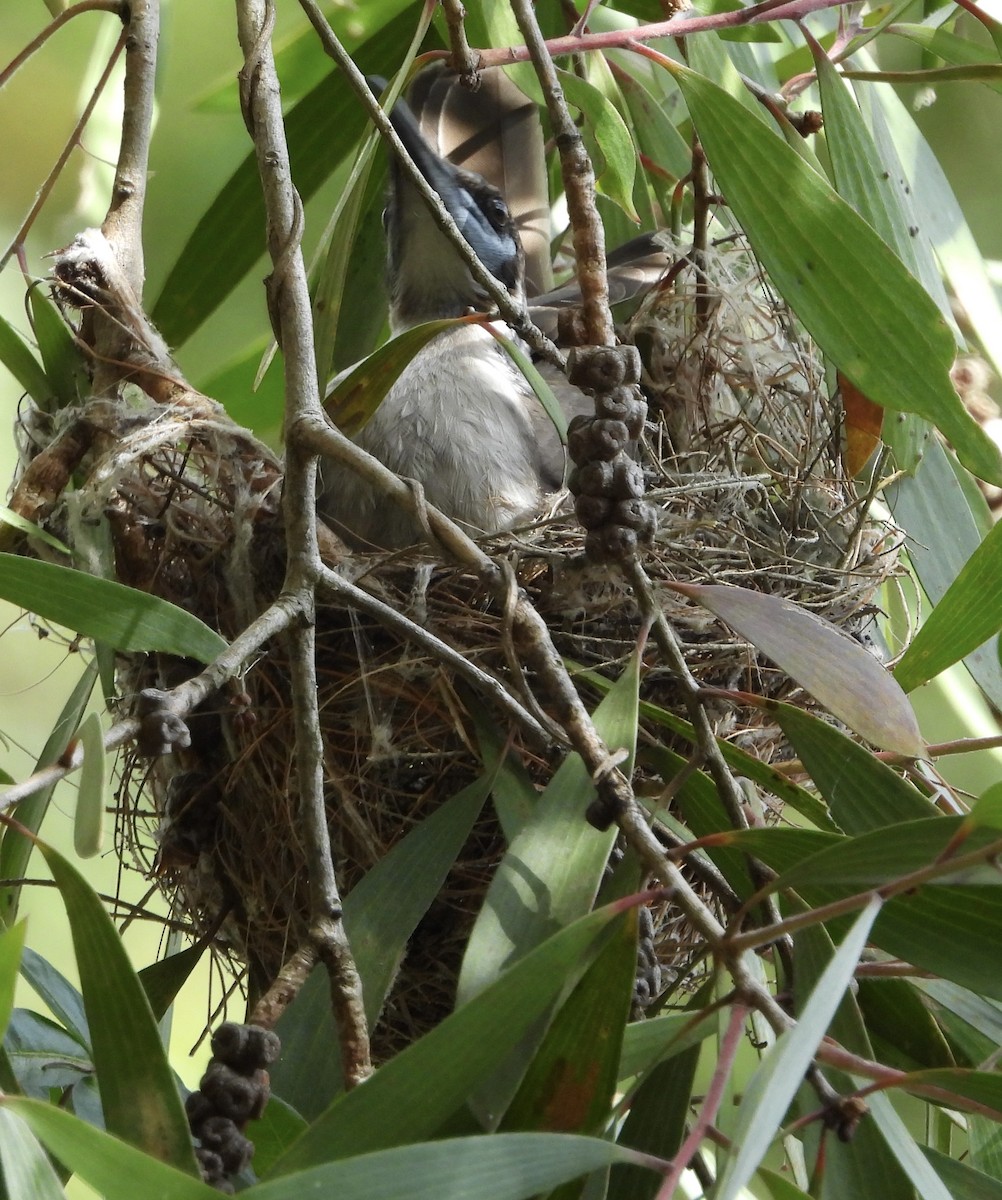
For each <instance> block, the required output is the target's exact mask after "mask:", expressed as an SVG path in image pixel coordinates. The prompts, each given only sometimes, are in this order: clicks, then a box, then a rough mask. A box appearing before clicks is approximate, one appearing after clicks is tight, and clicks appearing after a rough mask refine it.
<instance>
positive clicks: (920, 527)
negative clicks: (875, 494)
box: [886, 441, 1002, 706]
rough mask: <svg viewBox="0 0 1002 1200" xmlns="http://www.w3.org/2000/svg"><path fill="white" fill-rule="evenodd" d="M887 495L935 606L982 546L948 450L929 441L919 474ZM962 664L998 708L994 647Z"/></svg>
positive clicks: (1001, 700)
mask: <svg viewBox="0 0 1002 1200" xmlns="http://www.w3.org/2000/svg"><path fill="white" fill-rule="evenodd" d="M958 469H959V470H962V469H963V468H958ZM886 496H887V500H888V504H889V507H890V509H891V513H892V514H893V516H894V519H895V521H897V522H898V523H899V524H900V525H901V527H902V528H903V529H905V530H906V531H907V533H908V535H909V540H908V560H909V562H910V563H911V565H912V567H913V568H914V569H915V573H916V574H917V575H918V578H919V582H920V583H921V584H922V587H923V589H924V590H925V593H926V595H927V596H928V597H929V599H930V600H931V601H932V603H933V604H934V605H935V604H938V603H939V601H940V600H941V599H942V598H943V596H944V595H945V594H946V592H947V589H948V588H949V587H950V585H951V584H952V583H953V581H954V580H955V579H956V578H957V577H958V576H959V575H960V573H961V571H962V570H963V569H964V567H965V566H966V564H967V563H968V561H969V560H970V558H971V556H972V555H973V554H974V553H975V552H976V551H977V549H978V547H979V546H980V545H981V532H980V530H979V525H978V521H977V519H976V517H975V515H974V514H973V513H972V511H971V507H970V504H969V502H968V498H967V497H966V495H965V494H964V489H963V487H962V486H961V483H960V481H959V479H958V477H957V474H956V473H955V472H954V470H953V466H952V465H951V462H950V459H949V457H948V455H947V451H946V450H945V449H944V448H943V447H942V446H941V445H940V444H939V443H938V442H936V441H934V442H932V443H931V444H930V445H929V447H928V449H927V450H926V453H925V457H924V460H923V462H922V469H921V470H920V471H919V472H918V473H917V474H916V475H915V476H914V477H908V478H905V479H902V480H900V481H899V482H898V483H896V484H894V485H893V486H892V487H891V488H890V489H889V490H888V492H887V493H886ZM964 662H965V666H966V667H967V669H968V671H970V673H971V676H972V677H973V679H974V680H975V682H976V683H977V684H978V686H979V687H980V688H981V690H982V691H983V692H984V693H985V695H986V696H987V697H988V698H989V699H990V700H991V701H992V702H993V703H994V704H995V705H996V706H998V705H1002V667H1000V666H999V660H998V655H997V654H996V653H995V646H994V645H983V646H980V647H979V648H978V649H976V650H974V651H973V652H972V653H971V654H969V655H968V656H967V657H966V658H965V660H964ZM899 682H900V680H899Z"/></svg>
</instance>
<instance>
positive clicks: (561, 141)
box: [512, 0, 616, 346]
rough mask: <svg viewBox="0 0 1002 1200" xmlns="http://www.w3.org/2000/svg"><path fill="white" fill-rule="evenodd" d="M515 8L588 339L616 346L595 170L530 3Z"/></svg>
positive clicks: (518, 2) (517, 1)
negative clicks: (537, 91)
mask: <svg viewBox="0 0 1002 1200" xmlns="http://www.w3.org/2000/svg"><path fill="white" fill-rule="evenodd" d="M512 10H513V11H514V13H515V19H516V21H518V27H519V29H520V30H521V31H522V36H523V37H524V38H525V44H526V46H527V47H528V50H529V54H530V56H531V58H532V64H533V66H534V67H535V69H536V75H537V77H538V79H539V83H540V86H541V87H542V89H543V97H544V99H545V100H546V108H547V111H548V112H549V114H550V124H551V125H552V127H553V132H554V135H555V137H556V143H557V150H558V152H559V154H560V173H561V175H562V176H563V181H564V193H565V195H566V197H567V211H568V215H569V217H570V222H571V235H572V238H573V242H574V258H575V270H576V273H577V280H578V287H579V288H580V289H581V315H582V319H583V322H584V332H585V339H586V341H587V343H588V344H589V345H592V346H614V345H615V344H616V329H615V326H614V324H613V321H612V312H611V311H610V309H609V280H608V277H607V275H606V267H605V227H604V226H603V224H602V220H601V218H600V217H599V215H598V209H597V208H596V207H595V170H594V168H593V167H592V162H591V157H590V156H589V154H588V151H587V150H586V149H585V144H584V141H583V139H582V137H581V134H580V133H579V132H578V128H577V126H576V125H575V124H574V120H573V118H572V117H571V114H570V110H569V109H568V107H567V101H566V100H565V99H564V93H563V89H562V88H561V86H560V80H559V79H558V78H557V71H556V68H555V67H554V65H553V59H552V58H551V57H550V52H549V50H548V49H547V47H546V42H545V40H544V38H543V35H542V33H541V32H540V28H539V22H538V21H537V20H536V13H535V10H534V9H533V6H532V4H531V3H530V0H512Z"/></svg>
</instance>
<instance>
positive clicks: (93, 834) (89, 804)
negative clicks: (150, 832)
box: [73, 712, 105, 858]
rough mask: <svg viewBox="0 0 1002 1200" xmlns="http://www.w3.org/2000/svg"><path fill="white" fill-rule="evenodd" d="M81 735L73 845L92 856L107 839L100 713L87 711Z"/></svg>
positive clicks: (89, 856) (84, 854)
mask: <svg viewBox="0 0 1002 1200" xmlns="http://www.w3.org/2000/svg"><path fill="white" fill-rule="evenodd" d="M79 737H80V743H81V745H82V747H83V755H84V759H83V766H82V767H81V769H80V786H79V787H78V788H77V806H76V810H75V811H74V814H73V849H74V850H76V852H77V854H79V856H80V857H81V858H93V857H94V855H95V854H99V853H100V851H101V845H102V843H103V841H104V805H105V796H104V792H105V756H104V734H103V733H102V732H101V717H100V715H99V714H98V713H96V712H92V713H88V715H87V716H86V717H85V718H84V722H83V724H82V725H81V726H80V729H79Z"/></svg>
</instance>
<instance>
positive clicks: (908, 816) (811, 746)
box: [770, 704, 938, 834]
mask: <svg viewBox="0 0 1002 1200" xmlns="http://www.w3.org/2000/svg"><path fill="white" fill-rule="evenodd" d="M770 711H771V712H772V714H773V716H774V717H775V719H776V721H777V723H778V724H779V727H780V728H781V729H782V730H783V733H785V734H786V736H787V737H788V738H789V740H790V744H791V745H792V746H793V748H794V750H795V751H796V753H797V757H798V758H799V759H800V761H801V762H802V763H803V764H804V767H805V768H806V769H807V772H808V774H809V775H810V776H811V778H812V779H813V780H814V783H815V786H816V787H817V789H818V791H819V792H820V793H821V794H822V796H824V798H825V800H827V802H828V806H829V808H830V809H831V813H832V816H833V817H834V818H835V820H836V821H837V822H838V823H839V825H840V826H841V827H842V829H844V830H845V832H846V833H849V834H859V833H866V832H868V831H869V830H871V829H879V828H881V827H883V826H887V825H893V824H895V823H897V822H899V821H918V820H921V819H922V818H923V817H933V816H936V815H937V813H938V810H937V808H936V806H935V805H934V804H933V802H932V801H931V800H930V799H929V798H928V797H926V796H923V795H922V793H921V792H920V791H918V789H917V788H915V787H913V786H912V785H911V784H910V783H908V782H907V781H906V780H905V779H902V777H901V776H900V775H899V774H898V773H897V772H896V771H894V770H892V769H891V768H890V767H889V766H887V764H886V763H882V762H881V761H880V759H879V758H875V757H874V755H873V754H871V753H870V751H869V750H867V749H866V748H865V747H863V746H860V745H859V744H858V743H857V742H854V741H853V740H852V739H851V738H849V737H846V735H845V734H844V733H842V732H841V731H840V730H838V729H835V728H834V727H833V726H831V725H829V724H828V723H827V721H822V720H820V719H819V718H818V717H814V716H812V715H811V714H810V713H806V712H804V711H803V709H800V708H794V707H793V705H790V704H777V705H776V706H775V707H774V708H772V709H771V710H770Z"/></svg>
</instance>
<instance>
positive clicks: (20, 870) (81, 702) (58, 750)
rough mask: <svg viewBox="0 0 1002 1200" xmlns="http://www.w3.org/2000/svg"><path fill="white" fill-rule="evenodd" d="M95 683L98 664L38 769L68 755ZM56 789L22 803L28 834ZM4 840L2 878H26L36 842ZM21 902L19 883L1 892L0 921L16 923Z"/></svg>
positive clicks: (87, 673) (19, 836)
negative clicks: (71, 741)
mask: <svg viewBox="0 0 1002 1200" xmlns="http://www.w3.org/2000/svg"><path fill="white" fill-rule="evenodd" d="M96 682H97V665H96V664H95V663H93V662H91V663H88V664H87V666H86V667H85V668H84V670H83V673H82V675H81V676H80V679H79V680H78V681H77V683H76V685H75V686H74V688H73V691H72V692H71V693H70V697H69V699H68V700H67V701H66V704H65V706H64V708H63V711H62V712H61V713H60V714H59V718H58V720H57V721H56V723H55V725H54V726H53V729H52V732H51V733H50V734H49V736H48V738H47V739H46V742H45V745H44V746H43V748H42V753H41V754H40V755H39V758H38V762H37V763H36V764H35V769H36V770H41V769H42V768H43V767H48V766H51V765H52V764H53V763H54V762H56V761H57V760H58V759H59V758H60V757H61V756H62V755H63V754H64V753H65V751H66V747H67V746H68V745H69V743H70V739H71V738H72V737H73V734H74V732H75V731H76V729H77V727H78V726H79V724H80V722H81V720H82V719H83V714H84V710H85V709H86V707H87V705H88V703H89V701H90V694H91V692H92V691H93V690H94V684H95V683H96ZM54 788H55V784H52V785H50V786H49V787H46V788H43V789H42V790H41V791H40V792H36V793H35V795H34V796H29V797H28V798H27V799H26V800H22V801H21V803H20V804H19V805H18V806H17V820H18V824H19V825H21V827H22V828H24V829H26V830H27V831H28V833H29V834H31V833H37V832H38V830H39V829H40V828H41V825H42V820H43V818H44V817H45V813H46V810H47V809H48V807H49V801H50V800H51V799H52V792H53V790H54ZM2 839H3V840H2V841H0V879H23V878H24V876H25V870H26V868H27V866H28V859H29V858H30V857H31V852H32V850H33V849H34V843H33V841H32V840H31V838H30V837H26V836H25V834H23V833H21V832H20V831H19V830H17V829H11V828H5V829H4V830H3V833H2ZM20 899H21V885H20V884H19V883H12V884H8V885H7V886H6V887H4V888H3V889H0V922H2V923H3V924H6V925H10V924H12V923H13V921H14V919H15V917H16V916H17V909H18V904H19V903H20Z"/></svg>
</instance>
